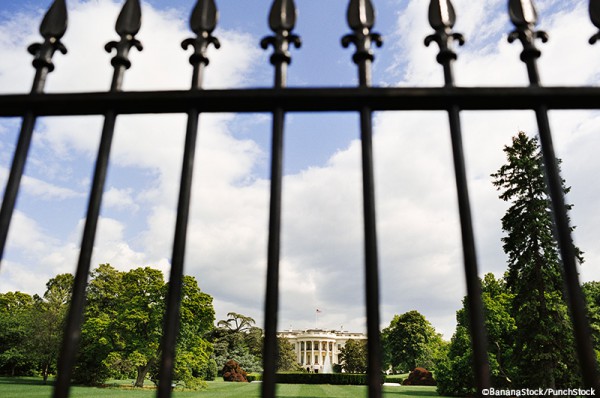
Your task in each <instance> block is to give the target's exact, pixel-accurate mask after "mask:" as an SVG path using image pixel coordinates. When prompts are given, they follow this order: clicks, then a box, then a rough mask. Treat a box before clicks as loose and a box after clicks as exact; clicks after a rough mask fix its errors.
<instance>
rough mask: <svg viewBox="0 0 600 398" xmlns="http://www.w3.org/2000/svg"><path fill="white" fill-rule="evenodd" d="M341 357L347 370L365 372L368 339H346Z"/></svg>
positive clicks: (341, 350)
mask: <svg viewBox="0 0 600 398" xmlns="http://www.w3.org/2000/svg"><path fill="white" fill-rule="evenodd" d="M339 359H340V362H341V365H342V369H343V370H344V371H345V372H348V373H365V372H366V371H367V341H366V340H348V341H346V344H344V346H343V347H342V348H341V349H340V353H339Z"/></svg>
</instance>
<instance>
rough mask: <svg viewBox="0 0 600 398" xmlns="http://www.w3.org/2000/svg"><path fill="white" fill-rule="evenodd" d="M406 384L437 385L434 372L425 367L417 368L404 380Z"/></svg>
mask: <svg viewBox="0 0 600 398" xmlns="http://www.w3.org/2000/svg"><path fill="white" fill-rule="evenodd" d="M402 385H404V386H435V385H436V383H435V380H434V379H433V374H431V372H430V371H428V370H427V369H425V368H415V369H414V370H413V371H412V372H410V374H409V375H408V378H407V379H406V380H404V381H403V382H402Z"/></svg>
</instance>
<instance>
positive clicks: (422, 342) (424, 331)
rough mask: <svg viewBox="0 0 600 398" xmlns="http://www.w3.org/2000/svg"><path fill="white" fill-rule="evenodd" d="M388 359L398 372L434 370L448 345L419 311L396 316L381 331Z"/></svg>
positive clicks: (388, 362)
mask: <svg viewBox="0 0 600 398" xmlns="http://www.w3.org/2000/svg"><path fill="white" fill-rule="evenodd" d="M382 342H383V347H384V348H383V350H384V355H385V360H386V362H387V364H388V365H389V366H391V367H392V368H393V369H395V370H400V371H411V370H413V369H414V368H416V367H417V366H421V367H424V368H427V369H433V368H434V367H435V362H436V359H437V358H439V357H440V356H441V355H443V353H444V347H445V344H444V342H443V340H442V337H441V335H440V334H439V333H436V331H435V329H434V327H433V326H432V325H431V323H430V322H429V321H428V320H427V319H426V318H425V317H424V316H423V315H422V314H420V313H419V312H418V311H415V310H413V311H409V312H406V313H404V314H402V315H395V316H394V318H393V319H392V321H391V322H390V325H389V326H388V327H387V328H385V329H383V331H382Z"/></svg>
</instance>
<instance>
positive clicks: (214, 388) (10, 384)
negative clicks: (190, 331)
mask: <svg viewBox="0 0 600 398" xmlns="http://www.w3.org/2000/svg"><path fill="white" fill-rule="evenodd" d="M121 383H122V382H121ZM122 385H127V384H126V383H123V384H122ZM260 388H261V385H260V383H226V382H223V381H212V382H208V389H206V390H201V391H177V390H175V392H174V394H173V396H174V397H181V398H186V397H190V398H192V397H194V398H222V397H227V398H260ZM383 392H384V394H383V395H384V397H387V398H394V397H397V398H409V397H439V395H437V393H436V391H435V387H416V386H401V387H397V386H396V387H392V386H390V387H388V386H384V387H383ZM51 395H52V386H51V385H44V384H43V383H42V381H41V379H39V378H23V377H18V378H11V377H0V397H2V398H50V397H51ZM155 395H156V390H154V389H153V388H150V385H149V387H148V388H144V389H133V390H132V389H124V388H123V387H110V388H95V387H79V386H74V387H72V388H71V394H70V396H71V397H73V398H154V397H155ZM277 396H278V397H305V398H355V397H366V396H367V387H365V386H334V385H328V384H316V385H315V384H279V385H277Z"/></svg>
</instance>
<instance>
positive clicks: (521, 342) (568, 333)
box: [492, 132, 583, 388]
mask: <svg viewBox="0 0 600 398" xmlns="http://www.w3.org/2000/svg"><path fill="white" fill-rule="evenodd" d="M504 152H505V153H506V157H507V163H506V164H505V165H503V166H502V167H501V168H500V169H499V170H498V172H497V173H495V174H492V177H493V178H494V181H493V184H494V186H495V187H496V188H497V189H498V190H499V191H501V194H500V198H501V199H502V200H504V201H507V202H510V203H511V206H510V207H509V208H508V210H507V211H506V214H505V215H504V217H503V218H502V229H503V231H504V232H505V233H506V235H505V236H504V237H503V238H502V242H503V248H504V252H505V253H506V254H507V255H508V272H507V274H506V285H507V288H508V290H509V291H510V292H511V293H512V294H514V296H515V298H514V300H513V308H512V311H511V313H512V315H513V317H514V319H515V324H516V326H517V328H516V331H515V350H514V359H515V362H516V364H517V366H518V368H519V369H520V371H519V372H518V374H517V377H516V378H515V380H514V381H515V383H516V384H517V385H518V386H524V387H547V388H556V387H565V388H566V387H569V386H573V385H578V384H579V380H578V376H577V375H578V374H579V372H578V371H577V366H578V365H577V360H576V356H575V349H574V345H573V333H572V326H571V323H570V319H569V317H568V314H567V306H566V304H565V299H564V296H563V291H562V287H563V282H562V272H561V264H560V260H559V253H558V245H557V242H556V240H555V238H554V235H553V226H552V217H551V204H550V200H549V197H548V194H547V193H546V186H545V180H544V172H543V162H542V155H541V151H540V148H539V144H538V140H537V139H536V138H529V137H528V136H527V135H526V134H525V133H523V132H519V134H518V135H517V136H516V137H514V138H513V141H512V145H511V146H506V147H505V148H504ZM563 189H564V192H565V193H567V192H568V191H569V188H567V187H566V186H564V184H563ZM570 208H571V205H569V206H568V209H570ZM568 209H567V210H568ZM576 252H577V256H578V259H579V261H580V262H581V261H583V259H582V257H581V253H580V251H579V250H578V249H577V250H576Z"/></svg>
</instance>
